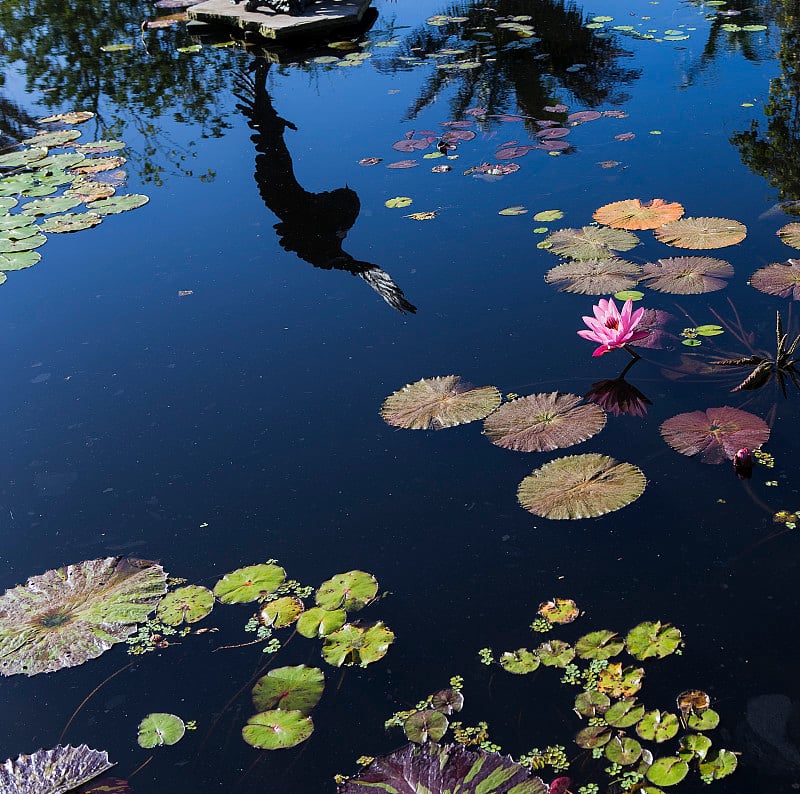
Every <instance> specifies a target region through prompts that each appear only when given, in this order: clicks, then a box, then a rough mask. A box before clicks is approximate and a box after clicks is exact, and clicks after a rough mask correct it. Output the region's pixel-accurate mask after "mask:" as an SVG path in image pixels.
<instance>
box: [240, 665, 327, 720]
mask: <svg viewBox="0 0 800 794" xmlns="http://www.w3.org/2000/svg"><path fill="white" fill-rule="evenodd" d="M323 689H325V674H324V673H323V672H322V670H320V669H319V668H318V667H306V665H304V664H300V665H297V666H295V667H276V668H275V669H274V670H270V671H269V672H268V673H267V674H266V675H265V676H262V677H261V678H259V679H258V681H256V684H255V686H254V687H253V705H254V706H255V709H256V711H269V710H270V709H274V708H278V709H282V710H284V711H299V712H300V713H302V714H309V713H310V712H311V710H312V709H313V708H314V706H316V705H317V703H319V700H320V698H321V697H322V690H323Z"/></svg>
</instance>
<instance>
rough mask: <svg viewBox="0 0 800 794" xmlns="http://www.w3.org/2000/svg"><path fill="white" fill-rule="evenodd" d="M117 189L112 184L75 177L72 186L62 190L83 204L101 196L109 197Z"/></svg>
mask: <svg viewBox="0 0 800 794" xmlns="http://www.w3.org/2000/svg"><path fill="white" fill-rule="evenodd" d="M116 191H117V189H116V188H115V187H114V186H113V185H108V184H105V183H104V182H95V181H93V180H91V179H76V180H75V181H74V182H73V183H72V187H71V188H69V189H67V190H65V191H64V195H65V196H75V198H78V199H80V200H81V201H82V202H84V204H86V203H88V202H91V201H97V200H98V199H101V198H109V197H110V196H113V195H114V193H116Z"/></svg>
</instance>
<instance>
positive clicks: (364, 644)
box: [322, 621, 394, 667]
mask: <svg viewBox="0 0 800 794" xmlns="http://www.w3.org/2000/svg"><path fill="white" fill-rule="evenodd" d="M393 642H394V632H393V631H392V630H391V629H389V628H388V627H387V626H385V625H384V624H383V623H382V622H380V621H379V622H377V623H375V624H374V625H372V626H370V627H369V628H363V627H362V626H358V625H356V624H354V623H345V625H344V626H342V628H340V629H339V630H338V631H334V632H333V633H331V634H329V635H328V636H327V637H326V638H325V643H324V644H323V646H322V658H323V659H324V660H325V661H326V662H328V664H331V665H333V666H334V667H342V666H345V667H351V666H352V665H355V664H357V665H359V666H360V667H366V666H367V665H368V664H371V663H372V662H377V661H378V659H382V658H383V657H384V656H385V655H386V652H387V651H388V650H389V646H390V645H391V644H392V643H393Z"/></svg>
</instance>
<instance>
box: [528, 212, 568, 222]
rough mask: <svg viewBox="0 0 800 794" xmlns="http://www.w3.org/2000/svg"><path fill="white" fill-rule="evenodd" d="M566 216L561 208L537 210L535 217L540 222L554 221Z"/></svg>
mask: <svg viewBox="0 0 800 794" xmlns="http://www.w3.org/2000/svg"><path fill="white" fill-rule="evenodd" d="M563 217H564V213H563V212H562V211H561V210H542V211H541V212H537V213H536V214H535V215H534V216H533V219H534V220H535V221H539V223H552V222H553V221H560V220H561V219H562V218H563Z"/></svg>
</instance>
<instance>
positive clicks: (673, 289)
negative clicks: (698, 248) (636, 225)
mask: <svg viewBox="0 0 800 794" xmlns="http://www.w3.org/2000/svg"><path fill="white" fill-rule="evenodd" d="M643 271H644V272H643V275H642V281H643V282H644V284H645V285H646V286H648V287H650V289H654V290H658V291H659V292H669V293H671V294H673V295H699V294H701V293H704V292H714V291H716V290H719V289H722V288H723V287H726V286H727V285H728V283H727V281H725V279H727V278H730V277H731V276H732V275H733V267H731V265H730V263H729V262H725V261H724V260H722V259H714V258H713V257H710V256H677V257H672V258H670V259H659V260H658V261H657V262H655V263H653V262H648V263H647V264H645V266H644V268H643Z"/></svg>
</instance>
